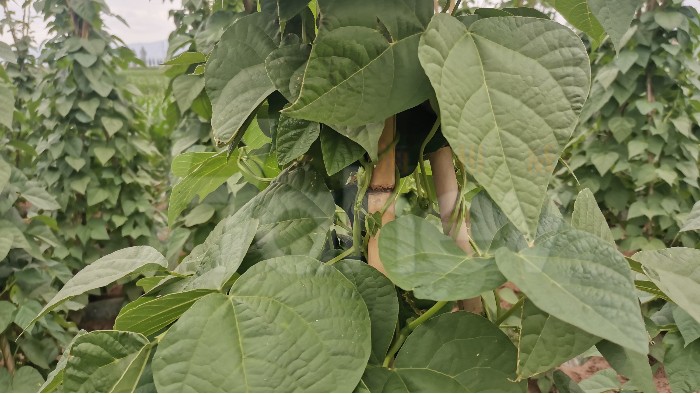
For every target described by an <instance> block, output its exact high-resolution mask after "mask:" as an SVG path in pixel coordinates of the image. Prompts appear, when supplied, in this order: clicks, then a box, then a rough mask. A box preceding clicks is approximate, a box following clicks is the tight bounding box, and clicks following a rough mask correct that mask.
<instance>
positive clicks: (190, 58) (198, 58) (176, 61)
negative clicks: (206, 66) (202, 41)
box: [164, 52, 207, 66]
mask: <svg viewBox="0 0 700 394" xmlns="http://www.w3.org/2000/svg"><path fill="white" fill-rule="evenodd" d="M206 61H207V55H205V54H203V53H200V52H183V53H181V54H179V55H177V56H175V57H174V58H172V59H170V60H168V61H167V62H165V63H164V65H166V66H177V65H182V66H189V65H192V64H198V63H204V62H206Z"/></svg>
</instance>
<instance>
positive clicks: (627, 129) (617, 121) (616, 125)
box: [608, 116, 635, 143]
mask: <svg viewBox="0 0 700 394" xmlns="http://www.w3.org/2000/svg"><path fill="white" fill-rule="evenodd" d="M634 126H635V123H634V120H633V119H630V118H623V117H619V116H618V117H614V118H611V119H610V120H608V127H609V128H610V131H611V132H612V134H613V137H615V140H616V141H617V142H618V143H622V142H623V141H624V140H626V139H627V138H628V137H629V136H630V135H631V134H632V132H633V131H634Z"/></svg>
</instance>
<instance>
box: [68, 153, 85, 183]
mask: <svg viewBox="0 0 700 394" xmlns="http://www.w3.org/2000/svg"><path fill="white" fill-rule="evenodd" d="M65 160H66V163H68V165H69V166H71V168H72V169H74V170H76V171H80V169H81V168H83V167H85V164H87V162H86V161H85V159H83V158H82V157H71V156H66V157H65ZM88 179H89V178H88Z"/></svg>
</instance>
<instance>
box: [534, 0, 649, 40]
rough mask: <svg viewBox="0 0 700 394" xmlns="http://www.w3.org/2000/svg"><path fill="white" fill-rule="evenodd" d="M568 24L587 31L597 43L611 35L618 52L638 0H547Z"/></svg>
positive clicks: (638, 2)
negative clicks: (613, 1) (616, 0)
mask: <svg viewBox="0 0 700 394" xmlns="http://www.w3.org/2000/svg"><path fill="white" fill-rule="evenodd" d="M547 2H548V3H549V4H551V5H552V6H553V7H554V9H556V10H557V11H558V12H559V13H560V14H561V15H562V16H563V17H564V18H565V19H566V20H567V21H568V22H569V23H571V24H572V25H573V26H574V27H576V28H577V29H579V30H581V31H583V32H584V33H586V34H587V35H588V36H589V37H591V38H592V39H593V41H594V42H595V43H596V45H600V43H601V42H602V41H603V39H604V38H605V33H608V35H610V38H611V40H612V43H613V45H614V46H615V48H616V49H617V51H618V52H619V51H620V49H622V48H621V47H620V44H621V42H622V37H623V36H624V35H625V33H626V32H627V30H628V29H629V27H630V24H631V23H632V19H634V13H635V11H636V10H637V7H639V5H640V4H641V1H640V0H622V1H618V2H615V3H610V2H606V1H604V0H548V1H547Z"/></svg>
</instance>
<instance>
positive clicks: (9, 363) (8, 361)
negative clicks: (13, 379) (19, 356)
mask: <svg viewBox="0 0 700 394" xmlns="http://www.w3.org/2000/svg"><path fill="white" fill-rule="evenodd" d="M0 351H2V359H3V363H4V364H5V368H7V372H9V373H10V375H14V374H15V358H14V357H13V356H12V352H11V351H10V342H9V341H8V340H7V336H6V335H2V336H0Z"/></svg>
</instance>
